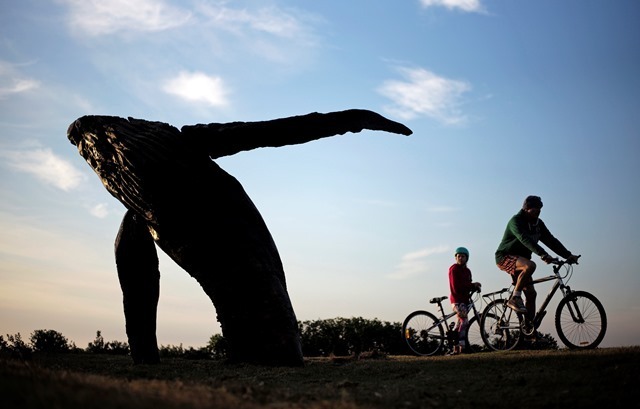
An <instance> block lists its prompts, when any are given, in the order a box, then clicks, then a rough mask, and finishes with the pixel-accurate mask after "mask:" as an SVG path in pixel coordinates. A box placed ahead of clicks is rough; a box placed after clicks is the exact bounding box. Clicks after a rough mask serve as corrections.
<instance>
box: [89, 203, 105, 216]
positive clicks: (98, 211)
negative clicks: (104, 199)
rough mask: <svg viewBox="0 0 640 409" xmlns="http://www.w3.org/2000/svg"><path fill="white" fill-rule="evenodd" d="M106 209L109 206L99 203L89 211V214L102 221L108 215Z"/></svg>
mask: <svg viewBox="0 0 640 409" xmlns="http://www.w3.org/2000/svg"><path fill="white" fill-rule="evenodd" d="M108 207H109V205H108V204H106V203H99V204H97V205H95V206H93V207H92V208H91V209H89V213H91V215H93V216H95V217H97V218H98V219H104V218H105V217H107V216H108V215H109V209H108Z"/></svg>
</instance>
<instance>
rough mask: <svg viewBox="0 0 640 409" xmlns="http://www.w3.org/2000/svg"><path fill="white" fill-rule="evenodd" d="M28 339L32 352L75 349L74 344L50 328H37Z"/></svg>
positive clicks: (58, 351) (55, 351) (56, 351)
mask: <svg viewBox="0 0 640 409" xmlns="http://www.w3.org/2000/svg"><path fill="white" fill-rule="evenodd" d="M29 340H30V341H31V346H32V348H33V351H34V352H46V353H60V352H69V351H71V350H72V349H76V346H75V344H73V343H71V344H70V343H69V340H67V338H66V337H64V336H63V335H62V334H61V333H59V332H58V331H54V330H52V329H37V330H35V331H33V333H32V334H31V336H30V337H29Z"/></svg>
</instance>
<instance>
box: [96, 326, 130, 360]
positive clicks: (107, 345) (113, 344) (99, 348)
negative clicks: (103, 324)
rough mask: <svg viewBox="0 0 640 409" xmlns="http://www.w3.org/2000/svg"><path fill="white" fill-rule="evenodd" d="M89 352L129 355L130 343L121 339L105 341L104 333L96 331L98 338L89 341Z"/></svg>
mask: <svg viewBox="0 0 640 409" xmlns="http://www.w3.org/2000/svg"><path fill="white" fill-rule="evenodd" d="M87 352H90V353H94V354H111V355H128V354H129V344H127V343H126V342H120V341H110V342H104V338H103V337H102V333H101V332H100V331H96V339H94V340H93V342H89V344H88V345H87Z"/></svg>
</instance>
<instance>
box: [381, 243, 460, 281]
mask: <svg viewBox="0 0 640 409" xmlns="http://www.w3.org/2000/svg"><path fill="white" fill-rule="evenodd" d="M449 250H450V248H449V247H448V246H437V247H428V248H424V249H422V250H418V251H414V252H411V253H407V254H405V255H404V256H403V257H402V259H401V261H400V263H399V264H398V265H397V266H396V268H395V270H394V272H393V273H391V274H390V275H389V278H391V279H394V280H404V279H407V278H410V277H413V276H416V275H418V274H420V273H424V272H426V271H428V270H429V257H430V256H432V255H434V254H442V253H446V252H447V251H449Z"/></svg>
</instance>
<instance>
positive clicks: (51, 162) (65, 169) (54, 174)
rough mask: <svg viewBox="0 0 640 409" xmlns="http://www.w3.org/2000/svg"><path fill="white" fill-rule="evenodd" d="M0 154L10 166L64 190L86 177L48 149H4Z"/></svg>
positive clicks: (71, 187) (76, 185)
mask: <svg viewBox="0 0 640 409" xmlns="http://www.w3.org/2000/svg"><path fill="white" fill-rule="evenodd" d="M0 156H2V157H4V158H6V159H7V164H8V165H9V166H10V167H11V168H13V169H15V170H18V171H20V172H25V173H29V174H31V175H33V176H35V177H36V178H38V179H40V180H41V181H43V182H45V183H47V184H50V185H53V186H55V187H57V188H58V189H62V190H64V191H69V190H71V189H74V188H76V187H78V186H79V185H80V183H81V182H82V181H84V180H85V179H86V176H85V175H84V174H83V173H81V172H80V171H79V170H77V169H76V168H75V167H73V165H71V164H70V163H69V162H67V161H65V160H64V159H61V158H59V157H58V156H56V155H55V154H54V153H53V152H51V150H50V149H35V150H30V151H5V152H0Z"/></svg>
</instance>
